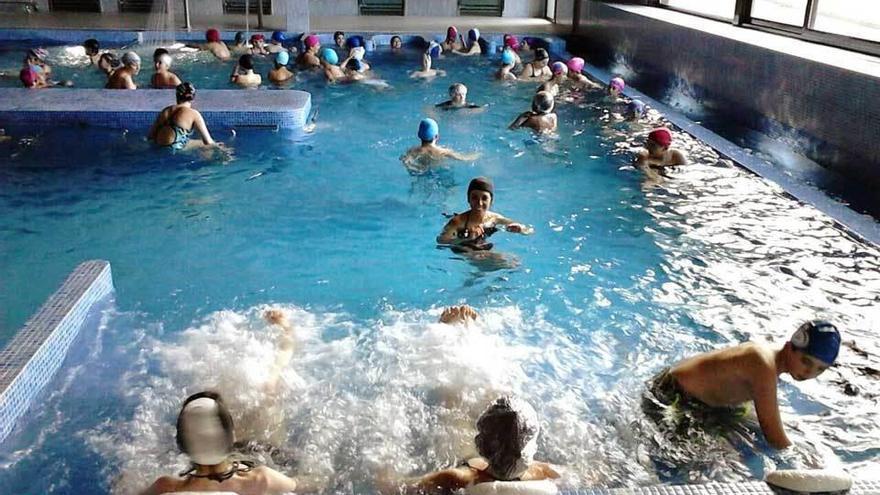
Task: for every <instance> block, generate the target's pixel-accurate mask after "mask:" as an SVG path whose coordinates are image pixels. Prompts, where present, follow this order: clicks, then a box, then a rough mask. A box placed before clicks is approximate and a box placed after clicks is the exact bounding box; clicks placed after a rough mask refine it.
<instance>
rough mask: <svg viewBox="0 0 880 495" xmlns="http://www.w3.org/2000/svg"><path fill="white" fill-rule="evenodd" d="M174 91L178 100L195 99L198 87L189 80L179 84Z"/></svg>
mask: <svg viewBox="0 0 880 495" xmlns="http://www.w3.org/2000/svg"><path fill="white" fill-rule="evenodd" d="M174 91H175V94H176V96H177V101H178V102H182V101H193V100H194V99H195V98H196V87H195V86H193V83H191V82H189V81H187V82H182V83H180V84H178V85H177V87H176V88H174Z"/></svg>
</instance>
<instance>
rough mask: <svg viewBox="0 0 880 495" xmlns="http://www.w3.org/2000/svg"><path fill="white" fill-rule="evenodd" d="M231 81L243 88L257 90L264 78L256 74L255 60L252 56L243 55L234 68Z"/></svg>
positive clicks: (230, 76) (230, 77)
mask: <svg viewBox="0 0 880 495" xmlns="http://www.w3.org/2000/svg"><path fill="white" fill-rule="evenodd" d="M229 80H230V81H231V82H233V83H235V84H237V85H239V86H241V87H243V88H256V87H259V86H260V84H262V82H263V77H262V76H260V75H259V74H257V73H256V72H254V58H253V56H251V55H242V56H241V57H239V59H238V63H237V64H235V67H233V68H232V74H230V75H229Z"/></svg>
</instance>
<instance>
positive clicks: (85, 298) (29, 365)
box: [0, 260, 113, 442]
mask: <svg viewBox="0 0 880 495" xmlns="http://www.w3.org/2000/svg"><path fill="white" fill-rule="evenodd" d="M112 291H113V276H112V274H111V271H110V263H108V262H106V261H103V260H91V261H86V262H84V263H82V264H80V265H79V266H78V267H76V269H75V270H74V271H73V272H72V273H71V274H70V275H69V276H68V277H67V280H65V281H64V283H63V284H61V287H60V288H59V289H58V290H57V291H56V292H55V293H54V294H52V296H51V297H49V299H48V300H47V301H46V302H45V303H44V304H43V306H41V307H40V309H39V310H38V311H37V313H36V314H34V316H32V317H31V318H30V320H28V321H27V323H25V325H24V327H23V328H22V329H21V330H19V332H18V333H17V334H16V335H15V336H14V337H13V338H12V340H11V341H10V342H9V343H8V344H7V345H6V347H5V348H3V350H2V351H0V442H3V440H5V439H6V437H7V436H8V435H9V434H10V433H11V432H12V430H13V429H14V427H15V423H16V421H17V420H18V419H19V418H21V417H22V416H23V415H24V414H25V413H26V412H27V410H28V408H29V407H30V406H31V404H32V402H33V401H34V399H35V398H36V397H37V396H38V395H39V394H40V392H41V391H42V390H43V388H44V387H45V386H46V384H47V383H49V381H51V380H52V377H53V376H54V374H55V372H56V371H58V368H59V367H60V366H61V363H62V362H63V361H64V357H65V356H66V354H67V351H68V349H70V346H71V344H72V343H73V342H74V340H75V339H76V336H77V335H78V334H79V331H80V329H81V328H82V325H83V323H84V322H85V321H86V316H87V315H88V313H89V311H90V310H91V308H92V307H93V306H94V305H95V304H96V303H97V302H99V301H101V300H103V299H104V298H105V297H107V296H108V295H109V294H110V293H111V292H112Z"/></svg>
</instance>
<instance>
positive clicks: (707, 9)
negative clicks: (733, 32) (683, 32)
mask: <svg viewBox="0 0 880 495" xmlns="http://www.w3.org/2000/svg"><path fill="white" fill-rule="evenodd" d="M660 5H665V6H667V7H672V8H673V9H678V10H685V11H688V12H693V13H695V14H702V15H707V16H711V17H719V18H722V19H733V13H734V11H735V10H736V0H660Z"/></svg>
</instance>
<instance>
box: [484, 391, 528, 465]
mask: <svg viewBox="0 0 880 495" xmlns="http://www.w3.org/2000/svg"><path fill="white" fill-rule="evenodd" d="M540 429H541V426H540V423H539V422H538V413H536V412H535V409H534V408H533V407H532V406H531V405H530V404H529V403H528V402H526V401H524V400H522V399H520V398H518V397H514V396H507V395H506V396H502V397H499V398H497V399H495V401H494V402H493V403H492V404H490V405H489V407H488V408H486V410H485V411H483V414H481V415H480V418H479V419H478V420H477V436H476V437H474V442H475V443H476V446H477V451H478V452H479V454H480V455H481V456H482V457H484V458H485V459H486V461H487V462H488V463H489V467H488V469H487V471H488V472H489V474H491V475H492V477H494V478H495V479H497V480H501V481H512V480H517V479H519V477H520V476H522V475H523V473H525V472H526V471H527V470H528V469H529V465H530V464H531V463H532V461H533V460H534V456H535V453H536V452H537V450H538V433H539V432H540Z"/></svg>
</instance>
